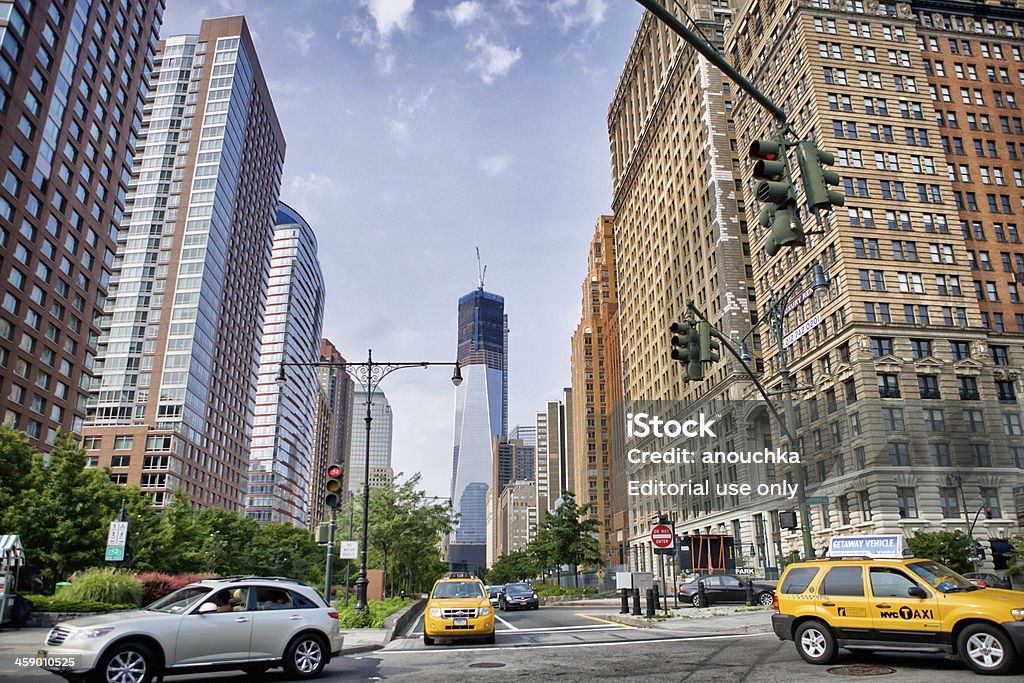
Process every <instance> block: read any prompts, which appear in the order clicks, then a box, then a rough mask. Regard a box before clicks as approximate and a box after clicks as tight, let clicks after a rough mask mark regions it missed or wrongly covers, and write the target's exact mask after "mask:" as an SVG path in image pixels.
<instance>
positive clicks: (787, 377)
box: [772, 297, 814, 560]
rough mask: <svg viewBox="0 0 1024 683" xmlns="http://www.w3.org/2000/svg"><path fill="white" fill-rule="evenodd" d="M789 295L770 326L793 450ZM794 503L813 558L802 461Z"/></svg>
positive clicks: (779, 303)
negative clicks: (786, 328) (786, 340)
mask: <svg viewBox="0 0 1024 683" xmlns="http://www.w3.org/2000/svg"><path fill="white" fill-rule="evenodd" d="M788 298H789V297H786V298H785V299H782V300H779V301H777V302H776V306H777V307H778V308H776V310H775V311H774V313H773V315H772V327H774V328H775V341H776V342H777V343H778V345H779V376H780V377H781V378H782V404H783V408H784V412H785V414H786V431H787V432H789V441H790V443H789V448H790V450H795V449H796V448H797V446H798V443H799V442H798V440H797V436H796V411H795V410H794V409H793V391H794V390H795V387H794V386H793V376H792V375H791V374H790V372H789V365H788V363H787V362H786V349H785V347H784V346H783V343H782V342H783V330H782V322H783V315H784V311H785V309H786V305H785V302H786V301H787V300H788ZM795 475H796V482H795V483H796V503H797V508H798V509H799V512H800V532H801V534H802V535H803V542H804V559H805V560H813V559H814V543H813V542H812V541H811V511H810V509H809V508H808V507H807V475H806V472H805V471H804V467H803V463H801V464H799V465H797V467H796V472H795Z"/></svg>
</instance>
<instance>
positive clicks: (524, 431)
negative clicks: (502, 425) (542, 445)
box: [508, 424, 537, 446]
mask: <svg viewBox="0 0 1024 683" xmlns="http://www.w3.org/2000/svg"><path fill="white" fill-rule="evenodd" d="M508 438H510V439H519V440H520V441H522V442H523V444H524V445H526V446H536V445H537V425H536V424H530V425H516V426H515V427H513V428H512V429H510V430H509V432H508Z"/></svg>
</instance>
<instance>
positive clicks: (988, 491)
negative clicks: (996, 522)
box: [981, 486, 1003, 519]
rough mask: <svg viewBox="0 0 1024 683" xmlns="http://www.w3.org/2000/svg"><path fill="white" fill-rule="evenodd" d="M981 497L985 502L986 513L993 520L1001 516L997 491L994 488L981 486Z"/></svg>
mask: <svg viewBox="0 0 1024 683" xmlns="http://www.w3.org/2000/svg"><path fill="white" fill-rule="evenodd" d="M981 497H982V499H983V500H984V501H985V507H986V508H987V509H986V510H985V512H986V513H991V515H992V517H993V518H994V519H998V518H999V517H1002V516H1003V511H1002V509H1001V508H1000V507H999V491H998V490H997V489H996V488H995V487H992V486H982V487H981Z"/></svg>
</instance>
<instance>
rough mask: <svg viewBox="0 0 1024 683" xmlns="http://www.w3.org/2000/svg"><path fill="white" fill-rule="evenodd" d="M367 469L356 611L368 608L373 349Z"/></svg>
mask: <svg viewBox="0 0 1024 683" xmlns="http://www.w3.org/2000/svg"><path fill="white" fill-rule="evenodd" d="M366 370H367V372H366V417H365V418H364V419H365V420H366V457H365V462H364V464H365V466H366V470H365V471H364V472H363V540H362V547H361V548H360V549H359V578H358V579H356V611H357V612H361V611H363V610H364V609H366V585H367V584H368V583H369V580H368V579H367V578H366V538H367V536H368V535H369V530H370V424H371V423H372V422H373V415H372V414H371V412H370V407H371V406H372V405H373V401H372V399H373V388H374V387H373V349H369V350H368V351H367V353H366Z"/></svg>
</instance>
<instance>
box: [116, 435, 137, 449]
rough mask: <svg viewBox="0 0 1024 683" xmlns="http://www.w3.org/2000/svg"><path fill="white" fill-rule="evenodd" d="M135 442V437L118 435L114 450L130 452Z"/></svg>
mask: <svg viewBox="0 0 1024 683" xmlns="http://www.w3.org/2000/svg"><path fill="white" fill-rule="evenodd" d="M134 441H135V439H134V437H132V436H130V435H127V434H118V435H117V436H115V437H114V450H115V451H129V450H131V448H132V444H133V442H134Z"/></svg>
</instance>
